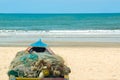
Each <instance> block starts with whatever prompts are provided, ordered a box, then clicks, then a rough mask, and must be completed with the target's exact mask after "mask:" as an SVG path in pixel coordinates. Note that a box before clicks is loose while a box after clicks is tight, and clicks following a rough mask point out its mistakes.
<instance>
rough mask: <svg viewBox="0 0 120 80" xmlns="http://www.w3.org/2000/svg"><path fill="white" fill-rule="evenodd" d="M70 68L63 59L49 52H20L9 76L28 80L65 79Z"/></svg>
mask: <svg viewBox="0 0 120 80" xmlns="http://www.w3.org/2000/svg"><path fill="white" fill-rule="evenodd" d="M69 73H70V68H69V67H67V66H66V65H65V64H64V60H63V58H62V57H60V56H58V55H51V54H49V52H42V53H36V52H32V53H28V52H26V51H20V52H18V53H17V55H16V57H15V58H14V60H13V61H12V62H11V65H10V69H9V71H8V75H9V76H11V75H12V76H15V77H26V78H44V77H52V78H53V77H64V75H68V74H69Z"/></svg>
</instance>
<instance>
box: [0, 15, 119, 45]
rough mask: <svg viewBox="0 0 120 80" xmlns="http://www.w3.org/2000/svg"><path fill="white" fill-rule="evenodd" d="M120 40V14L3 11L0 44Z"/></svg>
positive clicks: (0, 21)
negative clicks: (40, 39) (8, 12)
mask: <svg viewBox="0 0 120 80" xmlns="http://www.w3.org/2000/svg"><path fill="white" fill-rule="evenodd" d="M39 38H42V40H43V41H45V42H48V43H50V44H53V43H54V42H55V43H56V42H57V43H59V42H120V14H119V13H118V14H115V13H114V14H112V13H111V14H0V46H1V45H28V44H30V43H32V42H34V41H37V40H38V39H39Z"/></svg>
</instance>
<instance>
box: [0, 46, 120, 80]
mask: <svg viewBox="0 0 120 80" xmlns="http://www.w3.org/2000/svg"><path fill="white" fill-rule="evenodd" d="M26 48H27V47H0V55H1V56H0V62H1V64H0V80H3V79H4V80H8V76H7V71H8V68H9V65H10V62H11V61H12V59H13V58H14V57H15V55H16V53H17V52H18V51H21V50H25V49H26ZM51 49H52V50H53V51H54V52H55V53H56V54H58V55H60V56H62V57H63V58H64V60H65V62H66V64H67V65H68V66H69V67H70V68H71V71H72V72H71V73H70V75H69V76H70V80H120V67H119V66H120V46H118V45H117V47H116V46H112V45H111V46H109V47H104V46H73V47H72V46H59V47H55V46H54V47H51Z"/></svg>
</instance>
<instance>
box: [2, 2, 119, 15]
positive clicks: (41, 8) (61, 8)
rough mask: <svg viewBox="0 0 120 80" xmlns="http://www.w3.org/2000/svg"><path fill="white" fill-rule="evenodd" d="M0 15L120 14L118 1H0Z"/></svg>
mask: <svg viewBox="0 0 120 80" xmlns="http://www.w3.org/2000/svg"><path fill="white" fill-rule="evenodd" d="M0 13H120V0H0Z"/></svg>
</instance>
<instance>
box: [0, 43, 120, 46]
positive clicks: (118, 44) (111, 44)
mask: <svg viewBox="0 0 120 80" xmlns="http://www.w3.org/2000/svg"><path fill="white" fill-rule="evenodd" d="M46 43H47V44H48V47H120V42H46ZM30 44H31V43H30V42H25V43H23V42H21V44H20V43H17V42H16V43H15V42H14V43H5V44H4V43H0V47H28V46H29V45H30Z"/></svg>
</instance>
